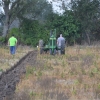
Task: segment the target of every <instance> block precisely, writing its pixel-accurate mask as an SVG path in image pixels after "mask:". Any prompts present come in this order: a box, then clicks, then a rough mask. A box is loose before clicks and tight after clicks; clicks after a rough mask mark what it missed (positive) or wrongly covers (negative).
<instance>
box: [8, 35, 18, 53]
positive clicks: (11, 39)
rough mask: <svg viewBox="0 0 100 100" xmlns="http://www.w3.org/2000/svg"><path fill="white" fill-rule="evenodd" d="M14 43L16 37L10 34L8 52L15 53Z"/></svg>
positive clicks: (15, 42) (15, 43)
mask: <svg viewBox="0 0 100 100" xmlns="http://www.w3.org/2000/svg"><path fill="white" fill-rule="evenodd" d="M16 45H17V39H16V38H15V37H14V35H12V36H11V37H10V38H9V40H8V46H10V53H11V54H15V52H16Z"/></svg>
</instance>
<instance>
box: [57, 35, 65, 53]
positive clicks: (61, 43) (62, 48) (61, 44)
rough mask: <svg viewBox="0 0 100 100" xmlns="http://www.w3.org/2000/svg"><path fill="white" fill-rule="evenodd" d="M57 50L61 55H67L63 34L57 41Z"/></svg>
mask: <svg viewBox="0 0 100 100" xmlns="http://www.w3.org/2000/svg"><path fill="white" fill-rule="evenodd" d="M57 48H58V53H59V54H65V38H64V37H62V34H60V37H59V38H58V39H57Z"/></svg>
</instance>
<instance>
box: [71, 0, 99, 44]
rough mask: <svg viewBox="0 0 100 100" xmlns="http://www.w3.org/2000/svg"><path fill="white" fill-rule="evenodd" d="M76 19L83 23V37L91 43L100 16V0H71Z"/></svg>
mask: <svg viewBox="0 0 100 100" xmlns="http://www.w3.org/2000/svg"><path fill="white" fill-rule="evenodd" d="M71 1H72V2H71V4H72V8H71V10H72V11H73V12H74V16H75V19H77V20H79V22H80V23H81V33H82V37H83V38H84V40H85V41H87V42H88V44H90V43H91V37H92V35H93V34H92V33H93V32H92V31H93V29H95V28H96V27H97V23H98V19H99V18H100V0H71Z"/></svg>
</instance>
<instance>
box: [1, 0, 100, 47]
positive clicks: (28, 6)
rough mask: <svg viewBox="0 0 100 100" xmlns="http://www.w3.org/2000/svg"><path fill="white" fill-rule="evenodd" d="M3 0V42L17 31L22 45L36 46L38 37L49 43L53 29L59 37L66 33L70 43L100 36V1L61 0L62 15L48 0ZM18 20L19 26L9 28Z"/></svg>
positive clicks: (89, 40)
mask: <svg viewBox="0 0 100 100" xmlns="http://www.w3.org/2000/svg"><path fill="white" fill-rule="evenodd" d="M61 1H62V0H61ZM0 3H1V5H2V6H3V9H4V14H3V15H4V18H2V17H1V18H2V20H3V27H1V28H0V32H1V33H0V34H1V36H0V42H2V43H5V42H6V41H7V39H8V38H9V37H10V36H11V34H15V36H16V37H17V38H18V41H19V44H25V45H32V46H36V45H37V44H38V41H39V39H43V40H44V42H45V43H47V42H48V39H49V36H50V35H49V34H50V30H51V29H56V32H57V37H58V35H59V34H63V36H64V37H65V38H66V41H67V43H68V44H69V45H73V44H76V43H77V44H80V45H81V44H82V43H83V42H86V43H88V44H89V45H90V44H91V43H92V42H94V41H99V39H100V34H99V32H100V0H71V2H70V4H69V5H66V0H65V1H62V4H61V9H63V10H64V12H63V14H60V13H55V12H54V11H53V9H52V2H51V3H49V2H47V0H2V1H1V2H0ZM1 15H2V14H1ZM16 19H18V20H19V22H20V24H19V27H18V28H16V27H15V28H10V26H11V24H12V23H13V21H14V20H16Z"/></svg>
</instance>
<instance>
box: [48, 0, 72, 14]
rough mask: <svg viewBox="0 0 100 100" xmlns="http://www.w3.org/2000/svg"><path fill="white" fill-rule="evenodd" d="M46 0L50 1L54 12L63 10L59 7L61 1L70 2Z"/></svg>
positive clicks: (68, 0) (66, 0) (67, 1)
mask: <svg viewBox="0 0 100 100" xmlns="http://www.w3.org/2000/svg"><path fill="white" fill-rule="evenodd" d="M47 1H48V2H52V6H53V10H54V12H58V13H62V12H63V10H62V9H61V8H60V7H59V6H62V3H61V2H62V1H65V2H66V3H67V4H68V3H70V0H47Z"/></svg>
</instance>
